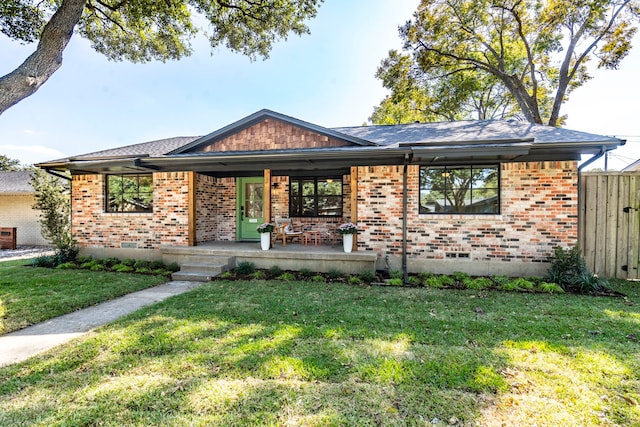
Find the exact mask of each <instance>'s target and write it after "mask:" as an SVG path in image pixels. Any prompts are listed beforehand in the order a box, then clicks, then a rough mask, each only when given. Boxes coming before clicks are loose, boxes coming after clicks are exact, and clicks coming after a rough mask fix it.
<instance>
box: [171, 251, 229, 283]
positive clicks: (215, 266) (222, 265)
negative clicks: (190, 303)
mask: <svg viewBox="0 0 640 427" xmlns="http://www.w3.org/2000/svg"><path fill="white" fill-rule="evenodd" d="M187 259H188V261H187V262H183V263H181V264H180V271H177V272H175V273H173V274H172V275H171V279H172V280H186V281H193V282H208V281H210V280H211V279H213V278H214V277H216V276H218V275H220V274H222V273H224V272H225V271H227V270H229V268H230V267H231V265H232V262H234V261H235V259H234V257H223V256H206V257H205V256H200V255H191V256H188V257H187Z"/></svg>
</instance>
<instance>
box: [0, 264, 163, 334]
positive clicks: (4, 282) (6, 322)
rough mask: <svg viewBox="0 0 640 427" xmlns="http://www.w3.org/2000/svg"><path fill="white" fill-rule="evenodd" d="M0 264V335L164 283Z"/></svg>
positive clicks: (128, 276) (152, 278)
mask: <svg viewBox="0 0 640 427" xmlns="http://www.w3.org/2000/svg"><path fill="white" fill-rule="evenodd" d="M28 263H29V261H28V260H18V261H4V262H0V334H6V333H7V332H11V331H15V330H17V329H21V328H24V327H25V326H29V325H33V324H35V323H38V322H42V321H44V320H47V319H51V318H53V317H56V316H60V315H62V314H66V313H70V312H72V311H76V310H79V309H81V308H85V307H89V306H91V305H95V304H98V303H100V302H103V301H107V300H110V299H113V298H116V297H119V296H121V295H124V294H128V293H130V292H134V291H138V290H140V289H145V288H148V287H150V286H154V285H158V284H160V283H164V282H166V281H167V279H166V278H165V277H160V276H144V275H139V274H119V273H107V272H100V271H82V270H54V269H49V268H36V267H26V266H25V265H26V264H28Z"/></svg>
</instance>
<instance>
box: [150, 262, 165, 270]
mask: <svg viewBox="0 0 640 427" xmlns="http://www.w3.org/2000/svg"><path fill="white" fill-rule="evenodd" d="M149 268H150V269H152V270H166V268H165V265H164V262H162V261H159V260H155V261H151V263H150V264H149Z"/></svg>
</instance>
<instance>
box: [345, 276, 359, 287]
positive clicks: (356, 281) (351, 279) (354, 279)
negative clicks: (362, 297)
mask: <svg viewBox="0 0 640 427" xmlns="http://www.w3.org/2000/svg"><path fill="white" fill-rule="evenodd" d="M347 282H348V283H349V284H350V285H361V284H362V279H361V278H360V277H358V276H349V279H348V280H347Z"/></svg>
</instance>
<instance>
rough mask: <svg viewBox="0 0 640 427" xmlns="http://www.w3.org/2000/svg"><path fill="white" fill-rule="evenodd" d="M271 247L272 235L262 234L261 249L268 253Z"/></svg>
mask: <svg viewBox="0 0 640 427" xmlns="http://www.w3.org/2000/svg"><path fill="white" fill-rule="evenodd" d="M270 247H271V233H260V248H261V249H262V250H263V251H268V250H269V248H270Z"/></svg>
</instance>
